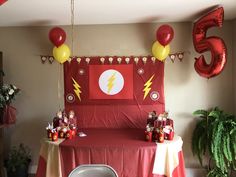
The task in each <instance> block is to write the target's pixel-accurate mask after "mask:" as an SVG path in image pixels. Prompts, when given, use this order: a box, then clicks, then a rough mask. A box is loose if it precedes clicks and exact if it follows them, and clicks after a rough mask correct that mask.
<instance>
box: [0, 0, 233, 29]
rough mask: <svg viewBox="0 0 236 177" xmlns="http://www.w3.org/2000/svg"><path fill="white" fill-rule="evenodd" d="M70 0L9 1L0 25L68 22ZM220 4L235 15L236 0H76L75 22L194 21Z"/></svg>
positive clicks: (230, 16) (1, 9)
mask: <svg viewBox="0 0 236 177" xmlns="http://www.w3.org/2000/svg"><path fill="white" fill-rule="evenodd" d="M70 2H71V0H24V1H23V0H8V1H7V2H6V3H4V4H3V5H2V6H0V26H42V25H70V24H71V10H70V8H71V4H70ZM219 4H220V5H222V6H223V7H224V9H225V19H234V18H236V0H75V24H124V23H146V22H180V21H194V20H195V19H196V18H198V17H200V16H201V15H203V14H204V13H206V12H207V11H209V10H210V9H211V8H213V7H215V6H217V5H219Z"/></svg>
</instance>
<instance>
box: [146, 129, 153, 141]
mask: <svg viewBox="0 0 236 177" xmlns="http://www.w3.org/2000/svg"><path fill="white" fill-rule="evenodd" d="M145 140H146V141H148V142H151V141H152V132H151V131H145Z"/></svg>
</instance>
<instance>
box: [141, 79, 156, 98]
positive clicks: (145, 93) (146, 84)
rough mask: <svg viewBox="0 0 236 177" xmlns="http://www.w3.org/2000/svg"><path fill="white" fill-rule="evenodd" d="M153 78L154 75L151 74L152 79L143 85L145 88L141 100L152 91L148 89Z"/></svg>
mask: <svg viewBox="0 0 236 177" xmlns="http://www.w3.org/2000/svg"><path fill="white" fill-rule="evenodd" d="M154 76H155V74H153V75H152V77H151V78H150V79H149V80H148V81H147V82H146V83H145V84H144V87H145V88H144V89H143V91H144V96H143V100H144V99H145V98H146V96H147V95H148V93H149V92H150V90H151V89H152V88H150V86H151V85H152V79H153V77H154Z"/></svg>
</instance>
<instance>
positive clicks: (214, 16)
mask: <svg viewBox="0 0 236 177" xmlns="http://www.w3.org/2000/svg"><path fill="white" fill-rule="evenodd" d="M223 18H224V9H223V7H219V8H217V9H215V10H213V11H212V12H210V13H208V14H207V15H205V16H203V17H202V18H200V19H199V20H198V21H197V22H195V23H194V27H193V44H194V47H195V50H196V51H197V52H198V53H204V52H206V51H210V52H211V62H210V63H209V64H207V62H206V60H205V57H204V55H201V56H200V57H198V58H196V61H195V64H194V67H195V70H196V71H197V73H198V74H199V75H200V76H202V77H205V78H211V77H214V76H216V75H218V74H220V73H221V71H222V70H223V68H224V66H225V64H226V46H225V43H224V41H223V40H222V39H221V38H219V37H216V36H211V37H206V33H207V30H208V28H211V27H214V26H218V27H222V23H223Z"/></svg>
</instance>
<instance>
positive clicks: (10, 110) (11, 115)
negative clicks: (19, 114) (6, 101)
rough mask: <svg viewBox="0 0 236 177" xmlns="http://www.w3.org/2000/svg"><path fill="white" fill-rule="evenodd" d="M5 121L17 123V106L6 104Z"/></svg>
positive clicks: (5, 122) (6, 122) (4, 110)
mask: <svg viewBox="0 0 236 177" xmlns="http://www.w3.org/2000/svg"><path fill="white" fill-rule="evenodd" d="M3 123H4V124H15V123H16V108H14V107H13V106H10V105H6V106H5V107H4V109H3Z"/></svg>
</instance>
